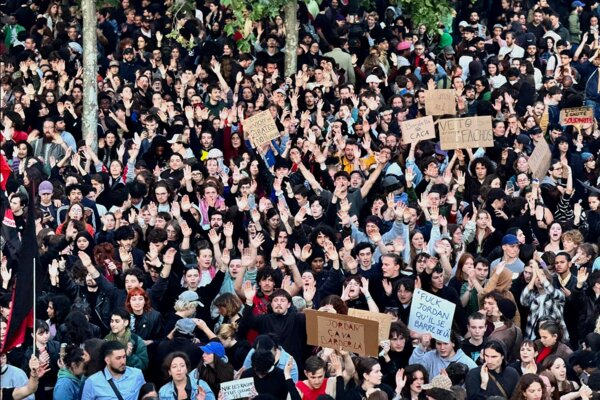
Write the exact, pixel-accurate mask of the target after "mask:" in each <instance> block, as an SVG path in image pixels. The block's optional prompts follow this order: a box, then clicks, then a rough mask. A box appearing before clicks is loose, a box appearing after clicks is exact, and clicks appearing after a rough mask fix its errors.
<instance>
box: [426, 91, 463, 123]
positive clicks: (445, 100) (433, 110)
mask: <svg viewBox="0 0 600 400" xmlns="http://www.w3.org/2000/svg"><path fill="white" fill-rule="evenodd" d="M425 112H426V113H427V115H437V116H439V115H456V94H455V92H454V89H435V90H426V91H425Z"/></svg>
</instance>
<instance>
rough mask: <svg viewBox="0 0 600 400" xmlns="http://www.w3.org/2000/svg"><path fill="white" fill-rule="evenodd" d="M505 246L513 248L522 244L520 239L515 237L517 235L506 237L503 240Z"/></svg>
mask: <svg viewBox="0 0 600 400" xmlns="http://www.w3.org/2000/svg"><path fill="white" fill-rule="evenodd" d="M505 244H507V245H509V246H512V245H515V244H521V242H519V239H518V238H517V237H516V236H515V235H510V234H508V235H504V237H503V238H502V246H504V245H505Z"/></svg>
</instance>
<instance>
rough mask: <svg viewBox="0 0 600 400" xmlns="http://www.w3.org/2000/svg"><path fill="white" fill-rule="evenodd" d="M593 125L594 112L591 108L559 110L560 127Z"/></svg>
mask: <svg viewBox="0 0 600 400" xmlns="http://www.w3.org/2000/svg"><path fill="white" fill-rule="evenodd" d="M593 123H594V111H593V110H592V108H591V107H576V108H563V109H562V110H560V124H561V125H583V124H593Z"/></svg>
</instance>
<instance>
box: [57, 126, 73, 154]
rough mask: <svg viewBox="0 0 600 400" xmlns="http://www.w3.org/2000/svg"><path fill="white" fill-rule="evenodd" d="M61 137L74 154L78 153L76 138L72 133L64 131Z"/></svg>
mask: <svg viewBox="0 0 600 400" xmlns="http://www.w3.org/2000/svg"><path fill="white" fill-rule="evenodd" d="M60 137H61V138H62V140H63V141H64V142H65V144H66V145H67V146H69V147H70V148H71V150H73V153H77V142H76V141H75V138H74V137H73V135H72V134H71V133H70V132H67V131H62V132H61V134H60Z"/></svg>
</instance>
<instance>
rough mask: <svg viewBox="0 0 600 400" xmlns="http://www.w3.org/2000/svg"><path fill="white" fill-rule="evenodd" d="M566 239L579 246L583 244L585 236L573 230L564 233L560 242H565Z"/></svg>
mask: <svg viewBox="0 0 600 400" xmlns="http://www.w3.org/2000/svg"><path fill="white" fill-rule="evenodd" d="M565 239H567V240H570V241H572V242H573V243H575V245H577V246H579V245H580V244H581V243H583V235H582V234H581V232H580V231H579V230H577V229H571V230H570V231H566V232H565V233H563V234H562V236H561V238H560V240H562V241H564V240H565Z"/></svg>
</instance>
